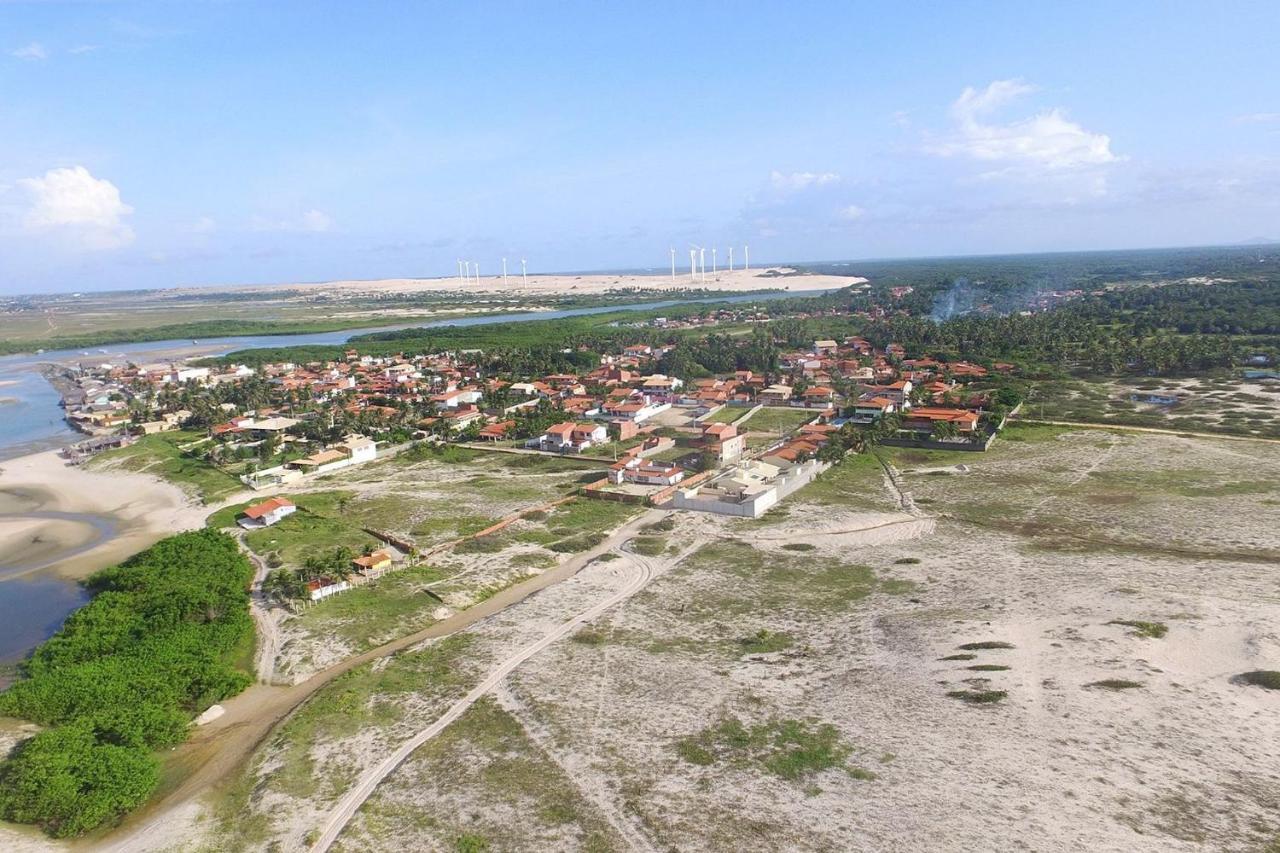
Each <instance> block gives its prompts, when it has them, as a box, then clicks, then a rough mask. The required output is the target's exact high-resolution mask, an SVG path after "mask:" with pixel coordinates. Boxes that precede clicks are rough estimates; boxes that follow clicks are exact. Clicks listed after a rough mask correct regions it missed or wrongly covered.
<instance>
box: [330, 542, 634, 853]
mask: <svg viewBox="0 0 1280 853" xmlns="http://www.w3.org/2000/svg"><path fill="white" fill-rule="evenodd" d="M614 553H616V554H619V555H620V556H623V557H624V559H625V560H626V565H625V566H618V568H617V569H616V570H617V571H622V572H624V573H625V576H626V579H627V582H626V584H625V585H624V586H623V587H622V588H621V589H619V590H618V591H617V592H615V593H614V594H613V595H611V596H609V597H608V598H606V599H604V600H603V601H600V602H597V603H596V604H595V605H593V606H591V607H589V608H587V609H586V610H584V611H582V612H581V613H578V614H577V615H576V616H574V617H573V618H571V619H569V620H568V621H566V622H563V623H561V624H560V625H558V626H556V627H555V628H553V629H552V630H551V631H549V632H547V633H546V634H544V635H543V636H542V637H540V638H539V639H537V640H535V641H533V642H532V643H529V644H528V645H527V646H525V647H524V648H522V649H520V650H519V651H517V652H516V653H515V654H513V655H511V656H510V657H508V658H506V659H505V660H504V661H502V662H501V663H500V664H498V666H496V667H495V668H494V669H493V670H492V671H491V672H490V673H489V675H488V676H486V677H485V679H484V680H483V681H481V682H480V683H479V684H477V685H476V686H475V687H473V688H471V690H470V692H468V693H467V695H465V696H463V697H462V698H461V699H459V700H458V701H457V702H455V703H454V704H453V706H452V707H450V708H449V710H448V711H445V712H444V714H443V715H441V716H440V717H439V719H437V720H436V721H435V722H434V723H432V724H431V725H430V726H428V727H427V728H425V729H423V730H422V731H420V732H418V734H416V735H414V736H413V737H412V738H410V739H409V740H408V741H406V742H405V743H403V744H402V745H401V746H400V748H399V749H397V750H396V751H395V752H393V753H392V754H391V755H389V756H388V757H387V758H385V759H384V760H383V761H382V762H381V763H380V764H378V765H376V766H375V767H373V768H370V769H369V770H366V771H365V772H364V773H362V774H361V776H360V779H359V780H358V781H357V782H356V784H355V786H354V787H352V788H351V790H350V791H348V792H347V794H346V795H345V796H343V798H342V800H341V801H340V802H339V803H338V806H337V808H335V809H334V811H333V812H332V813H331V814H330V816H329V819H328V820H327V821H326V822H325V824H324V826H323V828H322V830H321V832H320V836H319V838H317V839H316V842H315V843H314V844H313V845H311V851H312V853H324V851H326V850H328V849H329V847H330V846H331V845H332V844H333V842H335V841H337V840H338V835H339V834H340V833H341V832H342V830H343V828H345V827H346V825H347V823H348V822H350V820H351V818H353V817H355V814H356V812H357V811H358V810H359V809H360V806H362V805H363V804H364V802H365V800H367V799H369V797H370V796H372V795H373V792H374V789H376V788H377V787H378V785H379V783H381V782H382V780H383V779H386V778H387V777H388V776H390V775H391V774H392V773H393V772H394V771H395V769H396V768H397V767H399V766H400V765H401V764H402V763H403V762H404V760H405V759H406V758H408V757H409V756H410V755H411V754H412V753H413V751H414V750H416V749H417V748H418V747H420V746H422V745H423V744H424V743H426V742H427V741H429V740H431V739H432V738H433V737H435V736H436V735H438V734H440V732H442V731H444V730H445V728H446V727H448V725H449V724H450V723H452V722H453V721H454V720H456V719H458V718H459V717H461V716H462V715H463V714H464V713H465V712H466V711H467V709H468V708H470V707H471V706H472V705H474V704H475V703H476V702H477V701H479V700H480V698H481V697H483V696H484V695H486V694H487V693H489V692H490V691H491V690H493V689H494V688H496V687H497V686H498V684H499V683H501V682H502V680H503V679H505V678H506V677H507V676H508V675H510V674H511V673H512V672H513V671H514V670H515V669H516V667H518V666H520V664H522V663H524V662H525V661H527V660H528V659H529V658H531V657H533V656H534V655H536V654H538V653H539V652H541V651H542V650H543V649H545V648H547V647H548V646H550V645H551V644H552V643H555V642H557V641H558V640H562V639H564V638H565V637H567V636H568V635H569V634H570V633H571V632H573V631H574V630H576V629H577V628H578V627H579V626H581V625H583V624H585V623H587V622H590V621H591V620H592V619H595V618H596V617H597V616H599V615H600V614H602V613H604V612H605V611H606V610H608V609H609V608H611V607H613V606H614V605H616V604H618V603H619V602H622V601H625V600H626V599H628V598H630V597H631V596H633V595H635V594H636V593H637V592H639V591H640V590H641V589H643V588H644V587H645V585H646V584H647V583H648V582H649V581H650V580H651V579H652V578H653V566H652V565H651V564H650V562H649V561H648V560H647V559H646V558H644V557H641V556H640V555H639V554H634V553H631V552H629V551H623V550H615V551H614ZM610 571H615V569H613V568H612V567H611V568H610Z"/></svg>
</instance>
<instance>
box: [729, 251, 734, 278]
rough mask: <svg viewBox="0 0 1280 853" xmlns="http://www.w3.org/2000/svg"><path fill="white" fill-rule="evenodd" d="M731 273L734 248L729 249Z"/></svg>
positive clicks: (731, 270)
mask: <svg viewBox="0 0 1280 853" xmlns="http://www.w3.org/2000/svg"><path fill="white" fill-rule="evenodd" d="M729 272H733V247H732V246H730V247H729Z"/></svg>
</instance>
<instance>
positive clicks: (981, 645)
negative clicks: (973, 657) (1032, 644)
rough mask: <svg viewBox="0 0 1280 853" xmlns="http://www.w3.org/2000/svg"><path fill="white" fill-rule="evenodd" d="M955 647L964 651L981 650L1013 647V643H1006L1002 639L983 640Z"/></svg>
mask: <svg viewBox="0 0 1280 853" xmlns="http://www.w3.org/2000/svg"><path fill="white" fill-rule="evenodd" d="M956 648H958V649H961V650H962V651H966V652H983V651H989V650H992V649H1011V648H1013V643H1006V642H1004V641H1003V640H983V641H981V642H978V643H965V644H964V645H961V646H956Z"/></svg>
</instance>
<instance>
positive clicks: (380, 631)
mask: <svg viewBox="0 0 1280 853" xmlns="http://www.w3.org/2000/svg"><path fill="white" fill-rule="evenodd" d="M442 578H443V573H442V572H441V571H440V570H439V569H437V568H435V567H433V566H414V567H413V568H406V569H399V570H397V571H394V572H390V573H388V574H386V575H383V576H382V577H381V578H378V580H376V581H374V582H372V583H369V584H365V585H363V586H358V587H355V588H354V589H350V590H347V591H346V592H344V593H342V594H341V595H332V596H330V597H328V598H326V599H324V600H323V601H322V602H321V603H319V604H317V605H316V606H315V607H308V608H306V609H305V610H303V611H302V612H301V613H299V614H298V615H297V616H296V617H294V618H295V619H296V620H297V624H298V626H299V627H302V628H305V629H306V630H307V632H308V633H310V634H311V635H313V636H317V637H334V638H338V639H341V640H344V641H346V642H347V643H348V644H349V645H350V646H351V647H352V649H354V650H356V651H362V650H364V649H367V648H371V647H373V646H375V645H378V644H379V643H382V642H385V641H387V640H389V639H391V638H393V637H395V636H399V635H401V634H408V633H410V632H411V631H416V630H418V629H419V628H424V627H426V626H427V625H429V624H430V623H431V622H432V621H434V620H433V619H432V618H431V611H432V610H434V609H435V608H436V607H438V606H439V602H438V601H437V600H436V599H435V598H433V597H432V596H431V595H430V594H429V593H428V592H427V588H428V586H430V585H431V584H433V583H437V582H439V581H440V580H441V579H442Z"/></svg>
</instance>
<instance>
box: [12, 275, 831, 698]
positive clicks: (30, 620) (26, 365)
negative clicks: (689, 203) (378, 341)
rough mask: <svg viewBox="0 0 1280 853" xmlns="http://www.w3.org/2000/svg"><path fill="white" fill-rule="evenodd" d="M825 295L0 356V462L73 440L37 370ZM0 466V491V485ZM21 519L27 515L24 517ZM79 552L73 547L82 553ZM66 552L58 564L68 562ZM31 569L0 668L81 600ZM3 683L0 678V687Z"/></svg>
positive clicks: (15, 591)
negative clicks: (417, 331) (394, 333)
mask: <svg viewBox="0 0 1280 853" xmlns="http://www.w3.org/2000/svg"><path fill="white" fill-rule="evenodd" d="M826 292H830V291H807V292H802V293H798V294H797V293H788V292H785V291H777V292H773V293H763V294H760V293H756V294H735V295H732V296H715V297H706V298H696V299H681V300H670V301H663V302H645V303H633V304H627V305H610V306H605V307H599V308H576V309H566V310H561V311H527V312H521V313H513V314H488V315H483V316H475V317H465V318H455V319H445V320H436V321H431V322H422V321H419V322H416V323H400V324H396V325H390V326H381V327H377V328H363V329H345V330H342V331H335V332H320V333H315V334H302V335H250V336H244V337H224V338H212V339H208V340H200V341H198V342H193V341H190V340H167V341H148V342H146V343H136V344H124V345H120V346H107V347H103V348H94V349H92V350H52V351H48V352H43V353H38V354H27V355H13V356H5V357H2V358H0V460H3V459H12V458H14V457H17V456H21V455H24V454H27V453H33V452H36V451H39V450H48V449H51V448H55V447H62V446H65V445H67V444H70V443H72V442H73V441H75V440H76V439H77V438H78V437H80V436H79V434H78V433H76V432H74V431H72V430H71V429H70V428H68V427H67V425H66V422H65V421H64V420H63V417H62V414H63V413H62V408H61V406H60V405H59V402H60V397H59V395H58V392H57V391H55V390H54V389H53V387H52V386H51V385H50V384H49V383H48V382H46V381H45V379H44V377H43V376H41V374H40V372H39V367H40V365H42V364H49V363H56V364H70V363H80V362H84V363H92V364H100V363H103V362H112V363H122V362H126V361H132V362H135V363H136V362H144V361H148V360H151V359H158V358H160V357H162V356H164V357H172V358H182V357H184V354H186V355H191V354H199V355H203V356H208V355H224V354H226V353H228V352H233V351H236V350H245V349H263V348H269V347H287V346H301V345H308V344H341V343H345V342H346V341H348V340H350V339H351V338H352V337H354V336H356V335H367V334H371V333H373V332H384V331H394V330H397V329H412V328H435V327H441V326H479V325H487V324H490V323H506V322H529V321H532V320H554V319H558V318H561V317H578V316H584V315H589V314H602V313H606V312H610V311H627V310H636V311H641V310H644V311H648V310H660V309H662V308H667V307H671V306H675V305H684V304H687V303H689V302H731V303H742V302H762V301H766V300H770V299H780V298H784V297H791V296H816V295H819V294H820V293H826ZM2 474H3V471H2V468H0V486H3V478H2ZM19 515H22V514H21V513H5V512H3V511H0V521H3V520H4V519H5V518H6V517H7V518H10V519H16V518H17V517H18V516H19ZM25 515H32V513H26V514H25ZM78 518H79V520H80V521H81V522H83V523H85V524H88V525H91V526H93V527H94V528H95V529H96V530H99V531H102V537H105V538H98V539H96V540H95V541H94V544H95V545H99V544H102V543H103V542H104V541H106V539H109V538H110V536H111V535H112V533H111V531H112V530H114V527H115V520H114V519H111V518H108V517H106V516H89V515H80V516H79V517H78ZM83 550H84V547H83V546H79V547H77V548H76V549H75V553H82V552H83ZM71 556H72V553H71V552H67V553H63V554H61V555H60V557H59V559H64V560H65V559H68V558H70V557H71ZM57 562H58V559H51V560H46V561H44V562H42V563H41V565H40V566H39V567H35V568H40V569H43V568H53V567H54V566H55V565H56V564H57ZM32 569H33V566H32V565H30V564H29V563H28V561H27V560H26V559H24V558H21V557H19V558H18V559H14V558H13V557H12V556H11V555H6V554H0V663H8V662H13V661H17V660H21V659H22V658H24V657H26V656H27V655H28V654H29V653H30V651H31V649H33V648H34V647H35V646H36V645H38V644H39V643H40V642H42V641H43V640H45V639H46V638H48V637H49V636H50V635H51V634H52V633H53V632H54V631H56V630H57V629H58V628H59V627H60V626H61V625H62V623H63V621H64V620H65V619H66V617H67V616H68V615H70V614H71V613H72V612H73V611H74V610H75V609H76V608H78V607H80V606H82V605H83V604H84V603H85V602H86V601H87V600H88V598H87V596H86V595H85V593H84V591H83V590H82V589H81V588H80V587H79V586H78V585H76V584H74V583H72V582H70V581H68V580H66V579H65V578H63V577H61V576H60V575H57V574H56V573H54V572H44V571H36V572H32ZM2 684H3V679H0V685H2Z"/></svg>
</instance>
